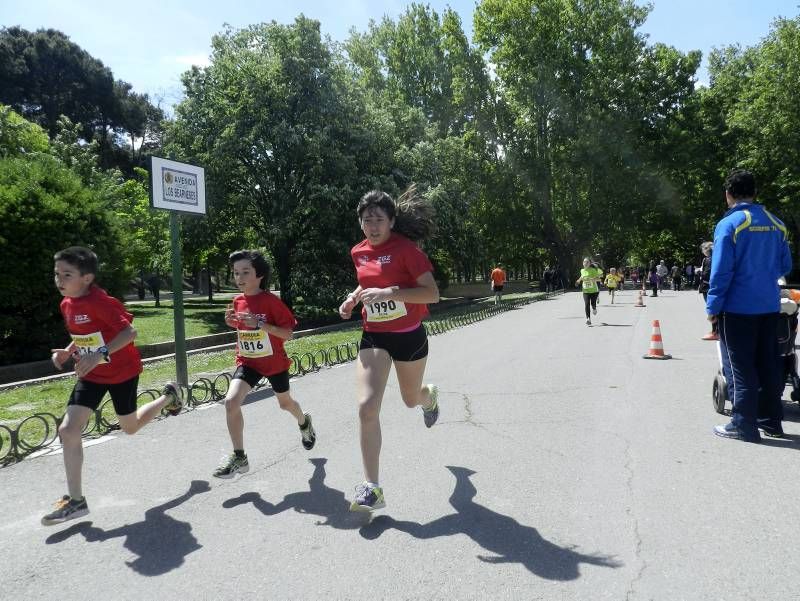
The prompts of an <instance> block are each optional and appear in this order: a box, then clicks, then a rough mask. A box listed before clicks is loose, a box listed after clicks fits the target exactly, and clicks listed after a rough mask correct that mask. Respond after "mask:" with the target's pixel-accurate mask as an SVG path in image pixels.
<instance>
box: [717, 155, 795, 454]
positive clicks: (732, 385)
mask: <svg viewBox="0 0 800 601" xmlns="http://www.w3.org/2000/svg"><path fill="white" fill-rule="evenodd" d="M724 188H725V199H726V201H727V203H728V211H727V212H726V213H725V215H724V216H723V218H722V219H721V220H720V222H719V223H718V224H717V227H716V228H715V229H714V250H713V252H712V254H711V279H710V282H709V290H708V298H707V300H706V313H707V314H708V319H709V321H711V322H712V323H713V322H715V321H716V322H717V323H718V326H719V337H720V341H719V344H720V350H721V354H722V361H723V370H724V372H725V375H726V378H727V379H728V390H729V391H732V399H733V410H732V411H731V421H730V423H728V424H725V425H722V426H716V427H715V428H714V434H716V435H718V436H722V437H724V438H737V439H740V440H744V441H747V442H760V441H761V436H760V434H759V428H760V429H761V430H763V431H764V433H765V434H767V435H771V436H781V435H783V427H782V425H781V421H782V419H783V405H782V404H781V394H782V392H783V383H784V382H783V370H782V368H781V363H780V362H779V354H778V331H777V326H778V312H779V311H780V288H779V287H778V278H779V277H781V276H782V275H784V274H786V273H788V272H789V271H791V269H792V257H791V254H790V251H789V243H788V240H787V230H786V226H785V225H784V224H783V222H782V221H781V220H780V219H778V218H777V217H775V216H774V215H772V214H771V213H770V212H769V211H767V210H766V209H765V208H764V207H763V206H762V205H759V204H755V203H754V202H753V199H754V198H755V195H756V182H755V178H754V177H753V174H752V173H750V172H748V171H744V170H741V169H737V170H735V171H733V172H731V174H730V175H729V176H728V178H727V179H726V180H725V186H724ZM759 389H760V390H761V405H760V406H759Z"/></svg>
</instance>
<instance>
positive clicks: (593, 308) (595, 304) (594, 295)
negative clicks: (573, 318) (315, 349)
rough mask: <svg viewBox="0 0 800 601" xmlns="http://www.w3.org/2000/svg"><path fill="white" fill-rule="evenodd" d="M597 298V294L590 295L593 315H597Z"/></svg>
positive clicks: (598, 294)
mask: <svg viewBox="0 0 800 601" xmlns="http://www.w3.org/2000/svg"><path fill="white" fill-rule="evenodd" d="M598 296H600V293H599V292H594V293H592V294H591V300H592V311H594V312H595V313H597V297H598Z"/></svg>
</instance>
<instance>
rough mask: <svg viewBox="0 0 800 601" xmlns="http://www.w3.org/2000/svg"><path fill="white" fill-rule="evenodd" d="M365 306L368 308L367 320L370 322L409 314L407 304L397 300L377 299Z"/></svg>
mask: <svg viewBox="0 0 800 601" xmlns="http://www.w3.org/2000/svg"><path fill="white" fill-rule="evenodd" d="M364 308H365V309H366V310H367V321H368V322H370V323H381V322H384V321H392V320H393V319H400V318H401V317H405V316H406V315H408V312H407V311H406V304H405V303H404V302H402V301H396V300H388V301H375V302H374V303H369V304H366V305H364Z"/></svg>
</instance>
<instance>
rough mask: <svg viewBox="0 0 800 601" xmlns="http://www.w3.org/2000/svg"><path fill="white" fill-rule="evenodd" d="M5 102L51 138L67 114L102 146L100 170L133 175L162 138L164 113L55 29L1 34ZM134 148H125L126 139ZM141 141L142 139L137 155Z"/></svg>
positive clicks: (0, 84) (0, 87) (0, 97)
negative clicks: (120, 170)
mask: <svg viewBox="0 0 800 601" xmlns="http://www.w3.org/2000/svg"><path fill="white" fill-rule="evenodd" d="M0 102H3V103H6V104H8V105H10V106H11V107H12V108H14V109H15V110H16V111H17V112H18V113H20V114H21V115H22V116H23V117H25V118H26V119H29V120H31V121H33V122H35V123H38V124H39V125H41V126H42V127H43V128H44V129H46V130H47V132H48V134H49V135H50V137H51V138H52V137H54V136H55V135H56V134H57V132H58V128H59V126H58V121H59V118H60V117H61V116H62V115H63V116H66V117H67V118H69V120H70V121H71V122H72V123H76V124H80V135H81V137H82V138H83V139H84V140H86V141H92V140H96V141H97V142H98V153H99V155H100V159H99V160H100V165H101V166H102V167H103V168H111V167H119V168H121V169H123V170H124V171H125V172H127V173H131V172H132V168H133V165H134V164H139V165H140V166H141V162H142V161H143V157H142V150H143V149H144V150H147V149H150V148H152V144H153V142H154V141H155V140H157V139H158V132H159V129H160V126H159V125H158V122H160V121H161V120H163V112H162V111H161V110H160V109H159V108H157V107H154V106H153V105H152V104H151V103H150V99H149V97H148V96H147V95H146V94H144V95H142V94H137V93H135V92H133V90H132V86H131V85H130V84H129V83H126V82H124V81H120V80H115V79H114V76H113V74H112V72H111V70H110V69H109V68H108V67H106V66H105V65H104V64H103V63H102V62H101V61H100V60H98V59H96V58H94V57H92V56H91V55H90V54H89V53H88V52H86V51H85V50H83V49H82V48H81V47H80V46H78V45H77V44H75V43H74V42H72V41H70V39H69V37H68V36H66V35H65V34H64V33H62V32H60V31H57V30H55V29H39V30H37V31H35V32H31V31H28V30H26V29H22V28H21V27H8V28H3V29H0ZM128 137H130V138H131V144H130V145H129V146H127V147H126V145H125V143H126V141H127V138H128ZM137 138H141V139H143V143H142V144H140V145H139V149H138V150H137V144H136V142H137Z"/></svg>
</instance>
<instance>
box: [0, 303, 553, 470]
mask: <svg viewBox="0 0 800 601" xmlns="http://www.w3.org/2000/svg"><path fill="white" fill-rule="evenodd" d="M537 296H541V294H539V293H520V294H509V295H504V299H506V300H513V299H518V298H526V297H537ZM225 302H226V301H219V305H222V307H223V308H224V305H225ZM493 302H494V300H493V299H486V300H484V301H479V302H477V303H475V304H473V305H466V306H460V307H453V308H451V309H446V310H443V311H440V312H437V313H435V314H433V315H432V316H431V318H430V321H432V322H437V321H443V320H445V319H447V318H449V317H453V316H455V315H462V314H465V313H469V312H471V311H474V310H475V308H476V306H478V307H480V306H486V305H490V304H492V303H493ZM197 304H198V305H208V304H209V303H208V302H207V301H205V302H203V303H197ZM197 308H198V310H200V311H202V310H205V311H208V312H211V311H216V312H219V313H221V312H220V309H219V306H218V303H217V302H215V303H212V305H211V306H210V307H197ZM133 309H138V306H134V307H133ZM145 309H148V310H149V308H147V307H145ZM162 310H163V309H162ZM166 311H167V312H168V313H169V314H170V317H169V319H170V324H171V309H167V310H166ZM149 319H150V316H148V317H147V318H145V319H142V320H141V322H146V321H149ZM158 319H161V317H158ZM200 320H202V318H200ZM223 325H224V324H223ZM136 326H137V329H140V328H141V323H139V320H137V322H136ZM225 329H226V330H227V326H225ZM170 331H171V330H170ZM188 331H189V328H188V325H187V335H189V334H188ZM360 338H361V324H360V323H354V324H353V326H352V327H350V328H347V329H344V330H338V331H335V332H327V333H323V334H316V335H313V336H305V337H303V338H298V339H295V340H290V341H289V342H287V343H286V351H287V353H288V354H289V355H293V354H294V355H302V354H304V353H312V354H313V353H314V352H316V351H319V350H327V349H330V348H333V347H336V346H338V345H340V344H347V343H350V342H357V341H358V340H359V339H360ZM139 342H140V343H141V341H140V340H139ZM233 365H234V353H233V350H232V349H231V350H226V351H217V352H210V353H197V354H193V355H190V356H189V357H188V359H187V366H188V372H189V384H190V385H191V384H192V383H193V382H195V381H196V380H198V379H199V378H201V377H206V378H210V379H213V378H214V377H216V376H217V375H218V374H220V373H223V372H229V373H230V372H232V371H233ZM174 378H175V360H174V359H164V360H162V361H154V362H151V363H146V364H145V365H144V371H143V372H142V374H141V376H140V378H139V390H140V391H144V390H148V389H160V388H161V387H162V386H163V385H164V383H165V382H167V381H169V380H172V379H174ZM74 384H75V379H74V376H73V377H66V378H61V379H57V380H49V381H47V382H44V383H40V384H30V385H26V386H20V387H17V388H12V389H9V390H5V391H2V392H0V424H5V425H7V426H9V427H11V428H12V429H13V428H14V427H15V426H16V425H17V424H18V423H19V422H21V421H22V420H24V419H25V418H26V417H28V416H30V415H33V414H34V413H51V414H53V415H55V416H61V415H62V414H63V413H64V408H65V406H66V402H67V399H68V398H69V395H70V392H71V391H72V387H73V386H74ZM148 401H149V398H145V399H143V400H142V401H141V402H142V403H144V402H148ZM112 418H113V411H109V415H108V419H112ZM43 431H44V425H43V424H41V423H40V422H35V423H31V424H30V427H27V426H26V428H25V431H24V432H23V433H22V434H21V437H22V438H24V439H27V440H30V441H35V440H37V439H41V437H42V432H43ZM8 444H9V440H8V432H7V431H6V430H4V429H2V428H0V458H1V457H2V456H3V455H4V454H5V452H6V451H7V449H8Z"/></svg>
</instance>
